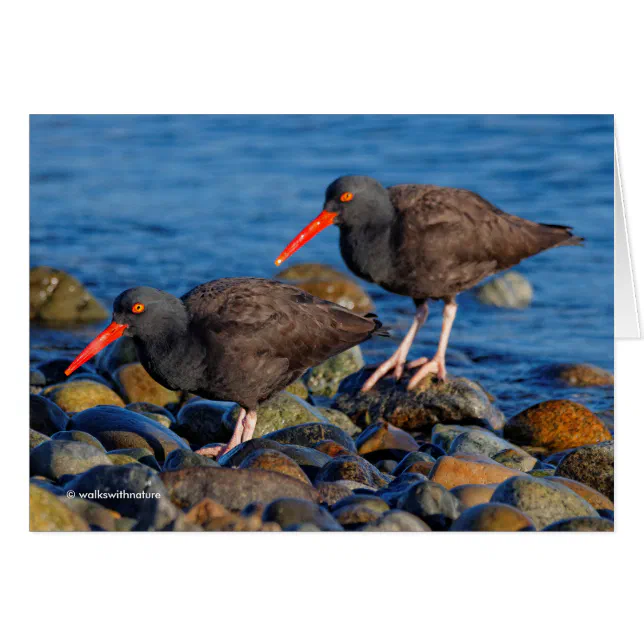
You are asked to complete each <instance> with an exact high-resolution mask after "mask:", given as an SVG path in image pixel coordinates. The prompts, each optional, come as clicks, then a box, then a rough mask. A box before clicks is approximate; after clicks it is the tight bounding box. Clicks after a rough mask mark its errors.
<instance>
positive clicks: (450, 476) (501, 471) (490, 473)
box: [429, 454, 517, 490]
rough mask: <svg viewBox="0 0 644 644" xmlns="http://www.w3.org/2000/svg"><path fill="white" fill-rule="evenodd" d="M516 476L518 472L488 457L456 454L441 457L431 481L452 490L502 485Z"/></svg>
mask: <svg viewBox="0 0 644 644" xmlns="http://www.w3.org/2000/svg"><path fill="white" fill-rule="evenodd" d="M516 475H517V471H516V470H512V469H510V468H509V467H505V466H503V465H499V464H498V463H496V462H495V461H493V460H492V459H491V458H487V457H486V456H475V455H473V454H454V455H453V456H441V457H440V458H439V459H438V460H437V461H436V465H434V468H433V469H432V471H431V474H430V476H429V480H430V481H434V482H435V483H440V484H441V485H442V486H443V487H445V488H447V489H448V490H451V489H452V488H454V487H456V486H458V485H465V484H466V483H478V484H486V483H500V482H501V481H505V480H506V479H509V478H512V477H513V476H516Z"/></svg>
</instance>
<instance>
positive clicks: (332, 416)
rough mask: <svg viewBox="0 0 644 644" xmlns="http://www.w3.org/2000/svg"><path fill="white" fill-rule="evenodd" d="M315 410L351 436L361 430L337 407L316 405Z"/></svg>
mask: <svg viewBox="0 0 644 644" xmlns="http://www.w3.org/2000/svg"><path fill="white" fill-rule="evenodd" d="M315 410H316V411H317V412H319V413H320V414H322V415H323V416H324V417H325V418H326V419H327V422H329V423H331V425H335V426H336V427H339V428H340V429H342V430H344V431H345V432H346V433H347V434H349V436H351V437H352V438H353V437H354V436H357V435H358V434H360V432H362V430H361V429H360V427H358V426H357V425H356V424H355V423H354V422H353V421H352V420H351V419H350V418H349V417H348V416H347V415H346V414H343V413H342V412H341V411H340V410H339V409H331V408H330V407H316V408H315Z"/></svg>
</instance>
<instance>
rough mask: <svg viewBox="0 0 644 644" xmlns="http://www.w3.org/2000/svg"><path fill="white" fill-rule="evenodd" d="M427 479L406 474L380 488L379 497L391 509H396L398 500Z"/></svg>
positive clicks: (418, 475)
mask: <svg viewBox="0 0 644 644" xmlns="http://www.w3.org/2000/svg"><path fill="white" fill-rule="evenodd" d="M427 480H428V479H427V477H426V476H423V475H422V474H417V473H411V472H409V473H405V474H401V475H400V476H397V477H396V478H395V479H394V480H393V481H391V482H390V483H389V484H388V485H387V486H386V487H383V488H380V489H379V490H378V492H377V494H378V496H379V497H380V498H381V499H382V500H383V501H386V502H387V503H388V504H389V507H392V508H393V507H396V506H397V505H398V500H399V499H400V498H401V497H403V496H404V495H405V494H406V493H407V491H408V490H410V489H411V488H412V487H413V486H414V485H416V484H417V483H419V482H423V481H427Z"/></svg>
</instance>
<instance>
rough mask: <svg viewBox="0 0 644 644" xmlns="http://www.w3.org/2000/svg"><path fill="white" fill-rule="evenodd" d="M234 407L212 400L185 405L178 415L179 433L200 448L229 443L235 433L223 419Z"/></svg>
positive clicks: (230, 404)
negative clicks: (212, 444) (207, 445)
mask: <svg viewBox="0 0 644 644" xmlns="http://www.w3.org/2000/svg"><path fill="white" fill-rule="evenodd" d="M234 407H235V404H234V403H227V402H215V401H211V400H199V401H197V402H192V403H190V404H189V405H184V406H183V407H182V408H181V409H180V411H179V413H178V414H177V428H176V430H177V433H178V434H179V435H180V436H183V437H184V438H186V440H188V441H190V442H191V443H194V444H195V445H199V446H200V447H201V446H203V445H206V444H207V443H227V442H228V441H229V440H230V438H231V436H232V435H233V432H232V428H230V427H228V426H226V425H225V424H224V421H223V419H224V415H225V414H226V413H228V412H230V410H231V409H233V408H234ZM256 435H257V436H259V434H256Z"/></svg>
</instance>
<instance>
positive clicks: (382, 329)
mask: <svg viewBox="0 0 644 644" xmlns="http://www.w3.org/2000/svg"><path fill="white" fill-rule="evenodd" d="M363 317H365V318H367V319H369V320H373V323H374V324H375V326H374V328H373V331H372V332H371V333H370V334H369V337H372V336H374V335H378V336H382V337H384V338H388V337H390V336H391V334H390V333H389V327H386V326H384V325H383V323H382V322H381V321H380V319H379V318H378V316H377V315H376V314H375V313H366V314H365V315H364V316H363Z"/></svg>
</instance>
